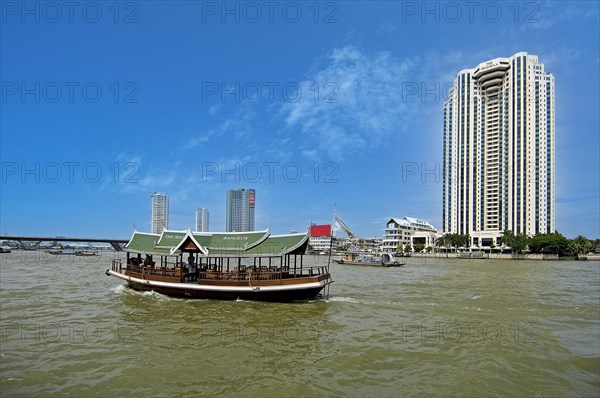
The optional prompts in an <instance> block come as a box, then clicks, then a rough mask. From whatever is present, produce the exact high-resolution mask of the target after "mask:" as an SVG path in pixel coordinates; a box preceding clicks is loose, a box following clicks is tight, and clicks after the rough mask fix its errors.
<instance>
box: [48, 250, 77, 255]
mask: <svg viewBox="0 0 600 398" xmlns="http://www.w3.org/2000/svg"><path fill="white" fill-rule="evenodd" d="M45 252H46V253H48V254H52V255H53V256H72V255H75V254H77V252H64V251H62V250H45Z"/></svg>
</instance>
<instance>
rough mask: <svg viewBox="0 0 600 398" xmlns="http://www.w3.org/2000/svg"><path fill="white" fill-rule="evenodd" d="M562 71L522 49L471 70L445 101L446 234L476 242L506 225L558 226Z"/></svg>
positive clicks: (528, 230) (528, 229)
mask: <svg viewBox="0 0 600 398" xmlns="http://www.w3.org/2000/svg"><path fill="white" fill-rule="evenodd" d="M554 109H555V105H554V76H553V75H552V74H551V73H548V72H546V71H545V69H544V64H542V63H540V62H539V61H538V57H537V56H535V55H529V54H527V53H525V52H520V53H517V54H515V55H513V56H512V57H510V58H496V59H492V60H490V61H486V62H483V63H481V64H479V65H478V66H477V67H475V68H473V69H463V70H461V71H460V72H459V73H458V76H457V77H456V79H455V80H454V85H453V87H452V90H451V93H450V96H449V98H448V99H447V100H446V102H445V104H444V142H443V148H444V159H443V175H444V178H443V214H442V218H443V222H442V229H443V231H444V232H445V233H455V234H469V235H470V236H471V244H472V245H474V246H480V245H481V246H491V245H492V244H499V243H500V237H501V235H502V232H503V231H504V230H510V231H513V232H514V233H515V234H518V233H523V234H527V235H535V234H538V233H549V232H554V230H555V228H556V226H555V219H556V211H555V192H556V183H555V180H556V177H555V176H556V166H555V110H554Z"/></svg>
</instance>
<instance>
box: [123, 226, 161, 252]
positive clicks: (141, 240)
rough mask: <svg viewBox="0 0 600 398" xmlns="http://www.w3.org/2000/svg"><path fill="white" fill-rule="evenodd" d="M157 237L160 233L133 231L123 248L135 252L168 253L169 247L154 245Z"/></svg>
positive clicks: (158, 237)
mask: <svg viewBox="0 0 600 398" xmlns="http://www.w3.org/2000/svg"><path fill="white" fill-rule="evenodd" d="M159 239H160V235H157V234H149V233H144V232H137V231H135V232H134V233H133V236H132V237H131V239H130V240H129V242H128V243H127V245H125V248H126V249H127V251H130V252H136V253H158V254H168V253H169V249H159V248H156V247H155V246H156V242H158V240H159Z"/></svg>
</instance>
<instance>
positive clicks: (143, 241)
mask: <svg viewBox="0 0 600 398" xmlns="http://www.w3.org/2000/svg"><path fill="white" fill-rule="evenodd" d="M192 237H193V239H191V238H192ZM186 240H189V241H188V243H190V242H191V241H194V240H195V243H194V246H197V245H196V243H197V244H198V245H200V246H201V247H199V248H198V249H199V251H200V252H202V253H206V252H207V253H208V256H213V257H214V256H280V255H284V254H303V253H304V252H305V251H306V246H307V244H308V234H307V233H304V234H290V235H273V236H271V235H270V231H269V230H266V231H252V232H243V233H240V232H214V233H208V232H204V233H192V232H191V231H167V230H165V231H163V233H162V234H161V235H157V234H149V233H144V232H137V231H136V232H134V234H133V236H132V237H131V240H130V241H129V243H128V244H127V246H126V249H127V250H128V251H131V252H137V253H147V254H162V255H177V254H179V253H181V251H182V250H181V249H180V246H181V245H182V244H183V243H184V242H185V241H186ZM186 245H187V244H184V245H183V246H186ZM183 250H185V249H183Z"/></svg>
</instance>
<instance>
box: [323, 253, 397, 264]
mask: <svg viewBox="0 0 600 398" xmlns="http://www.w3.org/2000/svg"><path fill="white" fill-rule="evenodd" d="M333 261H335V262H336V263H338V264H343V265H367V266H373V267H399V266H402V265H405V264H406V261H404V260H403V259H400V258H398V257H395V256H394V255H393V254H391V253H383V254H381V255H376V254H364V253H350V254H348V255H345V256H344V257H343V258H341V259H337V260H333Z"/></svg>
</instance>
